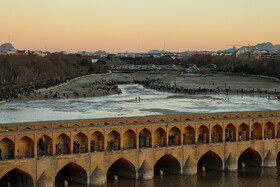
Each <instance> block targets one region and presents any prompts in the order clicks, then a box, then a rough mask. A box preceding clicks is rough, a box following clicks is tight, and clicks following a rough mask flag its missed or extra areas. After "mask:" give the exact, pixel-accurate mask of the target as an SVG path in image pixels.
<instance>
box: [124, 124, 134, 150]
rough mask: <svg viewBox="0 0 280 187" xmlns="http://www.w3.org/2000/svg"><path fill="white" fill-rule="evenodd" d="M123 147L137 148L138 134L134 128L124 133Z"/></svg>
mask: <svg viewBox="0 0 280 187" xmlns="http://www.w3.org/2000/svg"><path fill="white" fill-rule="evenodd" d="M123 148H124V149H135V148H136V134H135V132H134V131H132V130H130V129H129V130H127V131H126V132H125V133H124V135H123Z"/></svg>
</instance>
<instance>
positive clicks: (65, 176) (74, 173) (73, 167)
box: [55, 162, 88, 186]
mask: <svg viewBox="0 0 280 187" xmlns="http://www.w3.org/2000/svg"><path fill="white" fill-rule="evenodd" d="M87 177H88V176H87V172H86V170H85V169H84V168H83V167H82V166H80V165H78V164H76V163H74V162H70V163H68V164H67V165H65V166H64V167H62V168H61V169H60V170H59V171H58V172H57V174H56V176H55V185H56V186H62V185H64V181H65V180H66V181H68V182H69V183H70V185H71V183H73V182H74V183H79V184H84V185H86V184H87Z"/></svg>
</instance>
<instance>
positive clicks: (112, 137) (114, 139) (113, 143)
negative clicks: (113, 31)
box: [107, 130, 121, 151]
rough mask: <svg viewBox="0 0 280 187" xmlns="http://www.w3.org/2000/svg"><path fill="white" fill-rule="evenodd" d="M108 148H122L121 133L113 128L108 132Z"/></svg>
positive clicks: (109, 149) (110, 149)
mask: <svg viewBox="0 0 280 187" xmlns="http://www.w3.org/2000/svg"><path fill="white" fill-rule="evenodd" d="M107 140H108V142H107V147H108V148H107V150H108V151H112V150H120V146H121V145H120V134H119V133H118V132H117V131H115V130H113V131H111V132H110V133H109V134H108V138H107Z"/></svg>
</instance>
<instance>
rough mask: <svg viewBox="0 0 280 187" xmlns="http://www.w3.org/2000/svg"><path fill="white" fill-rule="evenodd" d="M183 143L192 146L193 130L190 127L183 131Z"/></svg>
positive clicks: (193, 140) (193, 141)
mask: <svg viewBox="0 0 280 187" xmlns="http://www.w3.org/2000/svg"><path fill="white" fill-rule="evenodd" d="M183 141H184V144H194V143H195V130H194V128H193V127H192V126H187V127H186V128H185V129H184V134H183Z"/></svg>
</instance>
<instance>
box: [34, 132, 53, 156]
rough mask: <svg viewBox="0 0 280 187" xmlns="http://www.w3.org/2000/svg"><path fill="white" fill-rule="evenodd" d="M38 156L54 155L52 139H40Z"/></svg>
mask: <svg viewBox="0 0 280 187" xmlns="http://www.w3.org/2000/svg"><path fill="white" fill-rule="evenodd" d="M37 154H38V157H40V156H44V155H47V156H50V155H52V139H51V138H50V137H49V136H47V135H43V136H42V137H41V138H39V139H38V141H37Z"/></svg>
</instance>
